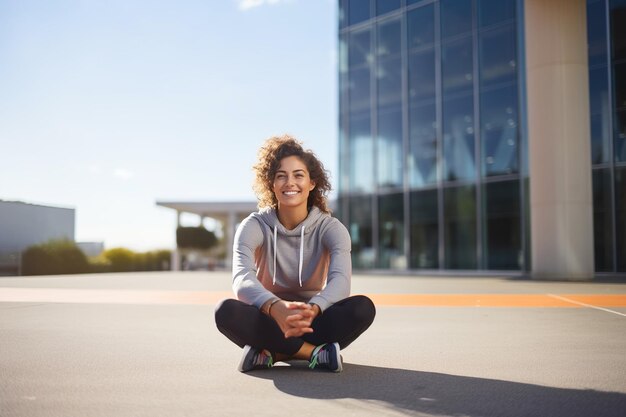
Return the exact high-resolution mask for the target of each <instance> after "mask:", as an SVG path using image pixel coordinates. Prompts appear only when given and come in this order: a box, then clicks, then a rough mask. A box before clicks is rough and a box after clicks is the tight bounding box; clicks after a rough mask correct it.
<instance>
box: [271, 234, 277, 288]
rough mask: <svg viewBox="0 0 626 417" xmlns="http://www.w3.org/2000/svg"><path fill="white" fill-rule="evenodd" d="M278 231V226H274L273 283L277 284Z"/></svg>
mask: <svg viewBox="0 0 626 417" xmlns="http://www.w3.org/2000/svg"><path fill="white" fill-rule="evenodd" d="M277 231H278V226H274V276H273V277H272V285H276V252H278V245H277V241H276V239H277V237H278V235H277Z"/></svg>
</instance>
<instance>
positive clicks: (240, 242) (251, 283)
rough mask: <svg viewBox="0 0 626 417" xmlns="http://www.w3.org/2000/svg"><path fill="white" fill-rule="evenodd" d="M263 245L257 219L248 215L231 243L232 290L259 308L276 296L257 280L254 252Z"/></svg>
mask: <svg viewBox="0 0 626 417" xmlns="http://www.w3.org/2000/svg"><path fill="white" fill-rule="evenodd" d="M261 245H263V230H262V229H261V225H260V224H259V222H258V220H256V219H254V218H252V217H248V218H246V219H245V220H244V221H243V222H242V223H241V224H240V225H239V227H238V228H237V232H236V233H235V243H234V245H233V291H234V292H235V295H236V296H237V299H239V300H240V301H243V302H244V303H248V304H251V305H254V306H256V307H257V308H259V309H260V308H261V307H262V306H263V305H264V304H265V303H267V302H268V301H270V300H272V299H276V298H278V297H276V296H275V295H274V294H273V293H272V292H271V291H268V290H267V289H266V288H265V287H263V285H262V284H261V283H260V282H259V280H258V278H257V275H256V273H257V268H256V262H255V259H254V253H255V251H256V250H257V248H258V247H260V246H261Z"/></svg>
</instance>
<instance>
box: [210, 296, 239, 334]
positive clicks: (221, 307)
mask: <svg viewBox="0 0 626 417" xmlns="http://www.w3.org/2000/svg"><path fill="white" fill-rule="evenodd" d="M240 303H241V301H239V300H234V299H232V298H228V299H226V300H222V301H220V302H219V303H218V304H217V306H215V323H216V324H217V327H225V326H226V327H228V326H227V323H228V321H230V320H233V318H234V317H236V313H235V312H236V310H237V307H239V306H238V304H240Z"/></svg>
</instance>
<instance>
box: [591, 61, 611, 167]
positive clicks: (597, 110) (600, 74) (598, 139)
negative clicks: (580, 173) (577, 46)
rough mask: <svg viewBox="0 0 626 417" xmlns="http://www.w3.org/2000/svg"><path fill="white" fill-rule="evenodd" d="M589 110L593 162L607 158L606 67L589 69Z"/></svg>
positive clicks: (608, 125) (607, 93)
mask: <svg viewBox="0 0 626 417" xmlns="http://www.w3.org/2000/svg"><path fill="white" fill-rule="evenodd" d="M589 110H590V113H591V161H592V163H594V164H597V163H602V162H607V161H608V160H609V143H610V140H611V139H610V131H611V126H610V121H609V115H610V110H609V77H608V75H607V67H606V66H604V67H599V68H595V69H592V70H590V71H589Z"/></svg>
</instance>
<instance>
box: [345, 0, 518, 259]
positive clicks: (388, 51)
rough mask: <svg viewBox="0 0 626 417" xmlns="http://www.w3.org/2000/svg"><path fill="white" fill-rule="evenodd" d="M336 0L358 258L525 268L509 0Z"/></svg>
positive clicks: (350, 219) (348, 191)
mask: <svg viewBox="0 0 626 417" xmlns="http://www.w3.org/2000/svg"><path fill="white" fill-rule="evenodd" d="M339 4H340V10H339V16H340V20H339V44H340V51H339V52H340V65H339V84H340V117H339V120H340V126H339V130H340V138H341V139H340V152H342V153H341V155H342V157H341V158H340V159H341V162H340V164H341V166H340V171H341V172H340V178H342V179H345V180H342V181H340V187H339V188H340V189H339V194H340V198H339V201H340V215H339V217H340V218H341V219H342V221H344V222H345V224H346V225H347V226H348V227H349V229H350V231H351V233H352V234H353V236H352V237H353V241H354V242H353V260H354V264H355V267H368V268H369V267H373V268H378V269H396V270H419V269H425V270H433V269H445V270H487V269H493V270H524V269H525V268H526V259H527V258H525V257H524V256H523V254H524V251H523V248H522V244H523V242H524V238H523V236H524V233H525V230H527V228H525V227H524V221H525V220H524V219H525V217H524V216H523V213H524V209H523V207H525V205H524V201H525V198H524V197H523V195H522V194H523V193H524V192H525V191H524V190H525V188H524V187H523V186H522V183H521V181H523V178H522V175H521V173H520V148H521V147H522V146H525V145H524V142H523V141H522V139H521V136H520V133H519V132H520V131H519V127H518V126H519V120H518V115H519V113H520V112H519V108H520V106H519V97H520V94H519V92H518V76H519V74H518V68H517V63H518V62H519V61H520V60H519V58H518V54H519V51H518V47H517V45H518V43H519V40H520V36H521V35H520V32H519V23H518V12H517V9H518V7H519V5H518V4H517V2H516V1H515V0H497V1H488V0H480V1H478V0H438V1H432V0H431V1H411V0H403V1H399V0H396V1H389V0H384V1H383V0H369V1H368V0H360V1H356V0H342V1H340V2H339ZM357 9H358V10H357ZM346 17H347V18H346ZM342 63H344V64H342Z"/></svg>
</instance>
